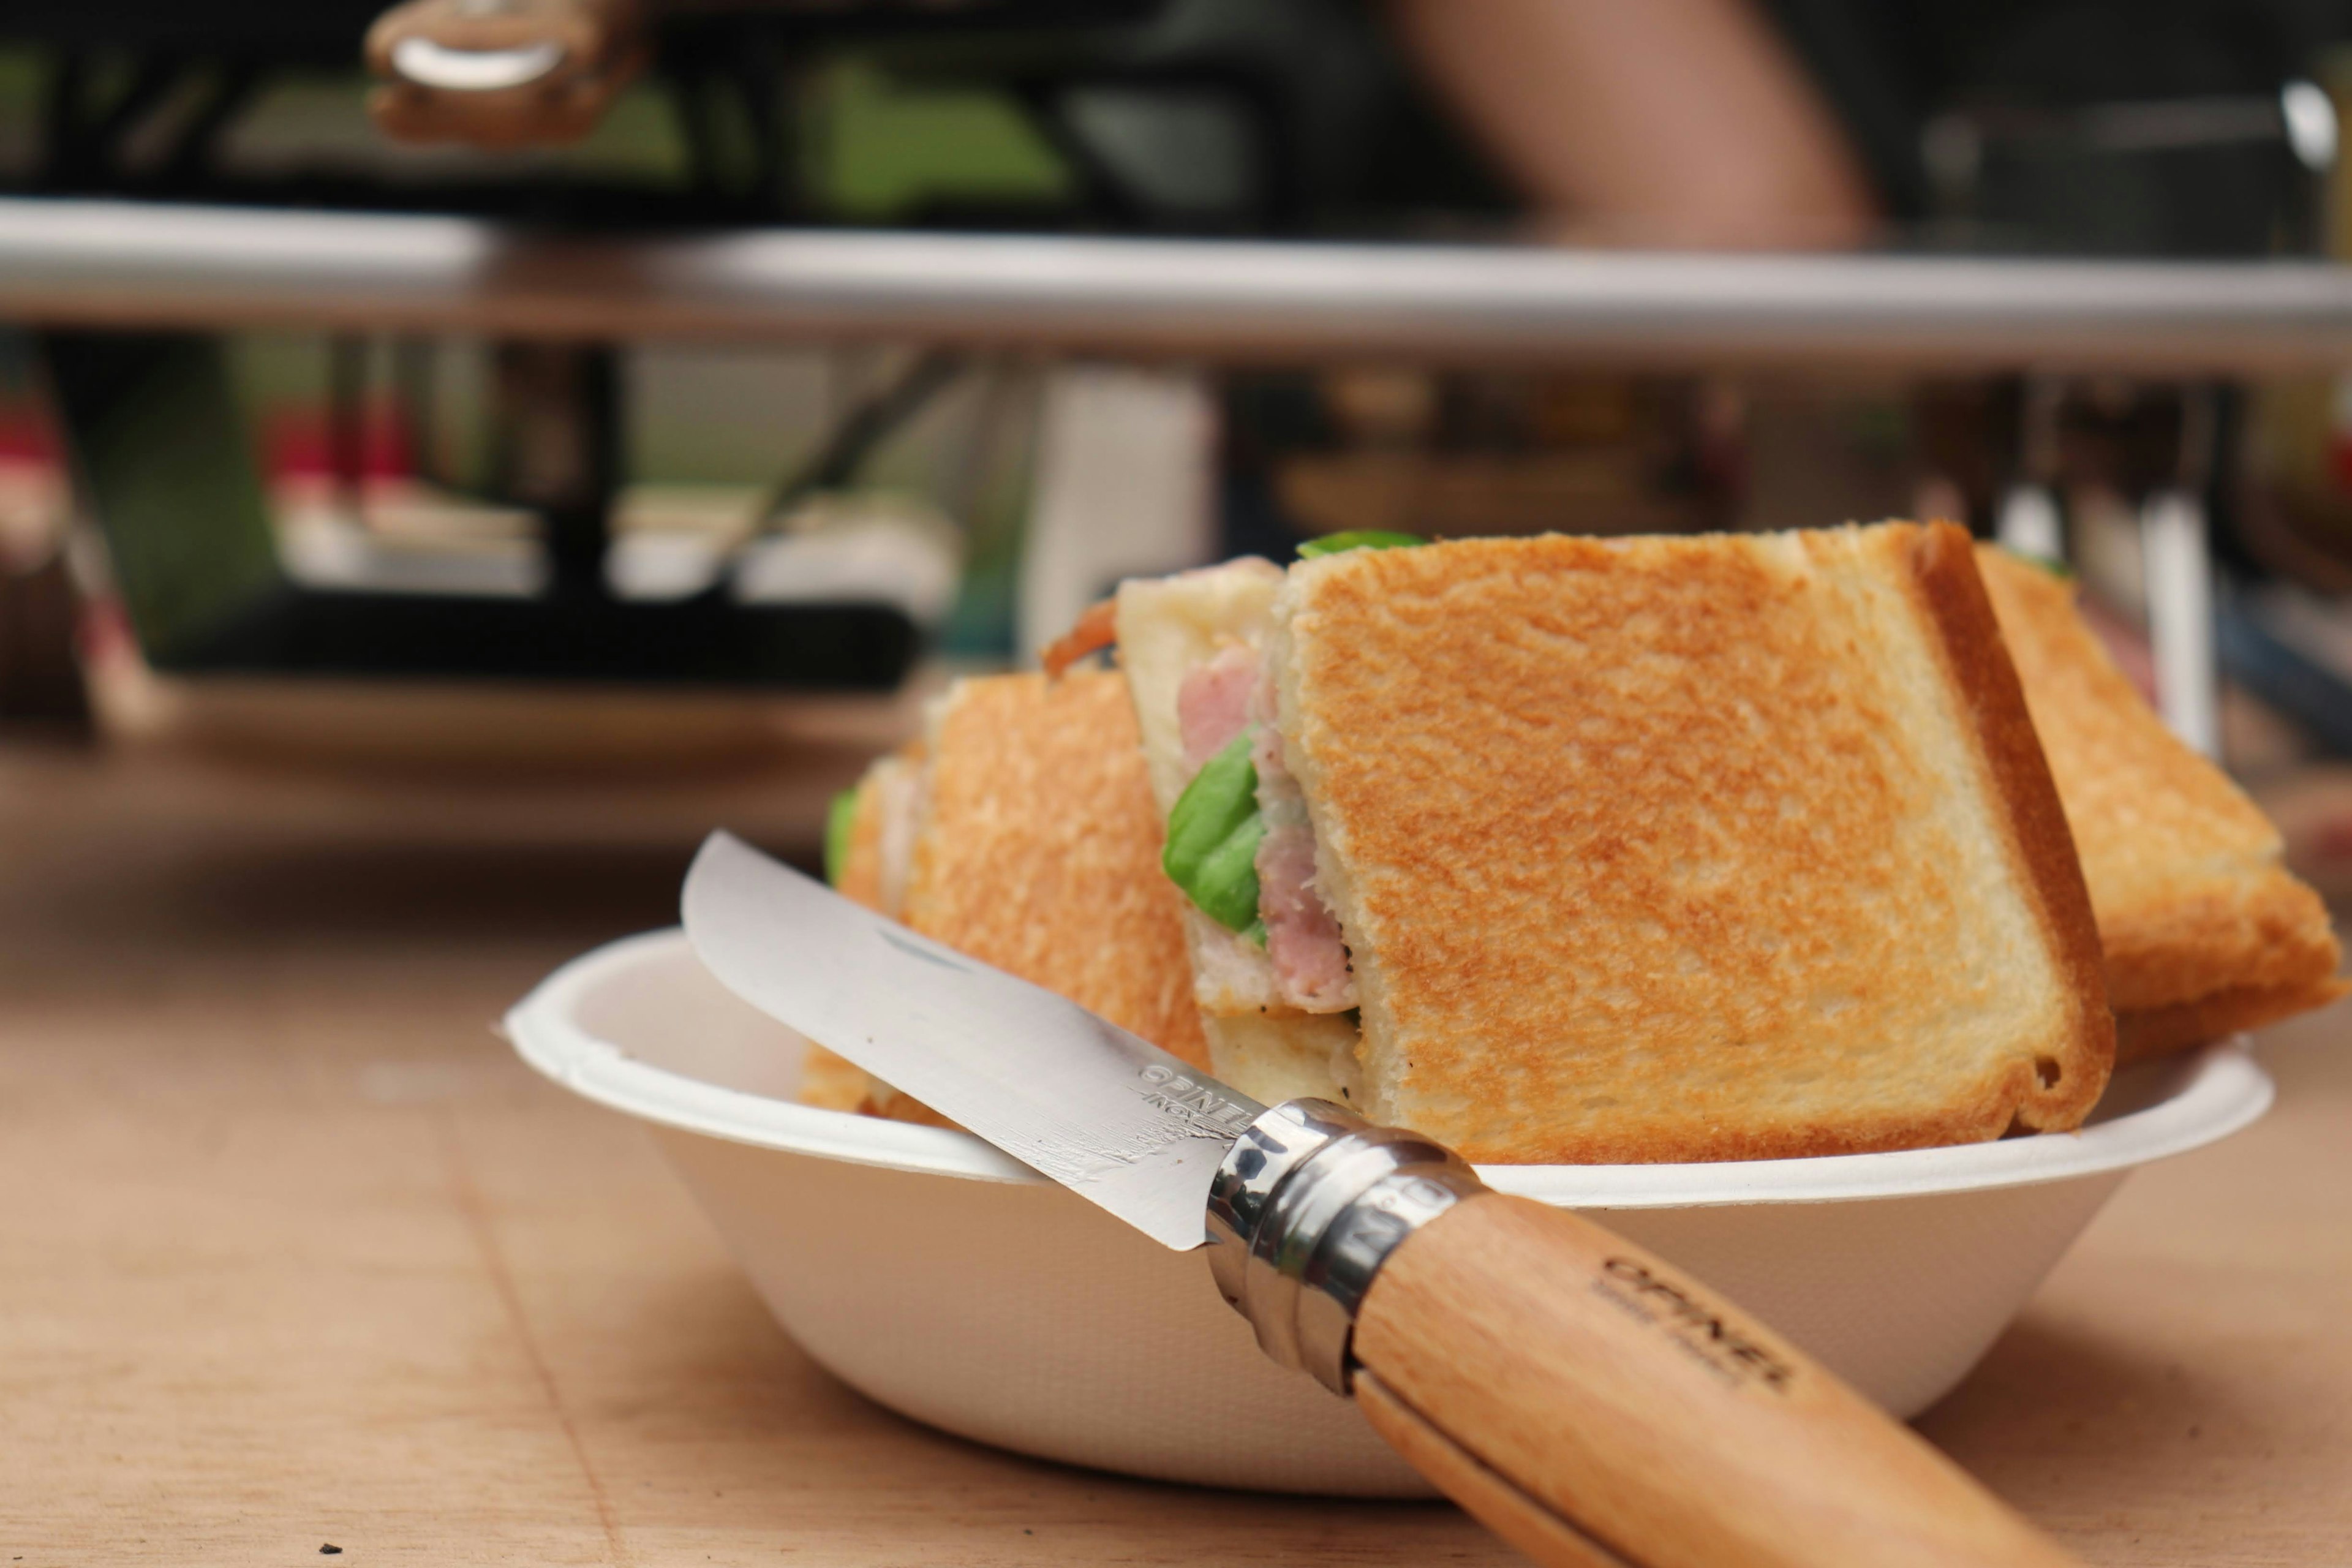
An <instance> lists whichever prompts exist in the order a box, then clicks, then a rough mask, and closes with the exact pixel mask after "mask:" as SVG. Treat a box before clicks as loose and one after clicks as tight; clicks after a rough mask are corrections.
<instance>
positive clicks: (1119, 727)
mask: <svg viewBox="0 0 2352 1568" xmlns="http://www.w3.org/2000/svg"><path fill="white" fill-rule="evenodd" d="M1179 896H1180V895H1179V894H1178V893H1177V891H1176V889H1175V888H1174V887H1173V886H1171V884H1170V883H1169V881H1168V879H1167V878H1166V877H1165V876H1163V875H1162V874H1161V873H1160V814H1159V811H1158V809H1157V808H1156V806H1155V805H1154V804H1153V801H1152V796H1151V784H1150V779H1149V778H1148V777H1147V776H1146V773H1145V770H1144V763H1143V754H1142V751H1141V748H1140V744H1139V738H1138V734H1137V731H1136V725H1135V715H1134V712H1133V711H1132V710H1131V709H1130V708H1129V705H1128V697H1127V687H1126V683H1125V682H1124V681H1123V680H1122V679H1120V678H1119V677H1118V675H1117V674H1115V673H1113V672H1110V671H1107V670H1073V671H1071V672H1070V673H1069V674H1067V675H1066V676H1064V677H1063V678H1062V679H1059V680H1055V681H1049V680H1047V679H1045V677H1044V676H1041V675H1011V676H998V677H991V678H988V679H975V680H966V681H963V682H961V683H960V684H959V685H958V687H957V688H956V689H955V690H954V691H953V692H952V693H951V694H950V696H949V697H948V699H947V700H946V701H945V704H944V706H943V707H942V709H941V710H940V713H939V715H938V718H937V720H936V721H935V724H934V727H933V730H932V732H931V763H930V780H929V806H928V817H927V820H926V822H925V825H924V829H923V833H922V836H921V837H920V838H919V840H918V842H917V844H916V847H915V858H914V868H913V871H912V873H911V875H910V877H909V879H908V888H907V905H906V910H905V913H904V916H903V918H904V920H905V921H906V923H907V924H908V925H909V926H912V927H913V928H914V929H915V930H917V931H921V932H923V933H924V934H926V935H928V936H932V937H936V938H938V939H939V940H940V941H941V942H947V943H948V944H949V945H950V946H952V947H955V948H958V949H961V951H963V952H968V953H970V954H971V955H972V956H973V957H975V958H978V959H981V960H982V961H984V962H986V963H992V964H995V965H996V966H997V967H998V968H1001V969H1004V970H1008V971H1010V972H1011V973H1014V974H1017V975H1020V976H1021V977H1022V978H1023V979H1024V980H1029V981H1033V982H1034V983H1035V984H1040V985H1044V986H1046V987H1048V988H1049V989H1051V990H1054V991H1058V992H1060V993H1061V994H1063V995H1065V996H1067V997H1069V998H1071V999H1072V1000H1073V1001H1076V1002H1078V1003H1080V1004H1081V1005H1085V1006H1087V1007H1088V1008H1091V1009H1092V1010H1093V1011H1095V1012H1097V1013H1099V1014H1101V1015H1102V1016H1104V1017H1106V1018H1108V1019H1109V1020H1110V1021H1111V1022H1113V1023H1115V1024H1118V1025H1119V1026H1122V1027H1125V1028H1128V1029H1131V1030H1133V1031H1134V1032H1135V1033H1137V1034H1139V1035H1140V1036H1142V1037H1144V1038H1145V1039H1147V1040H1150V1041H1151V1042H1152V1043H1153V1044H1154V1045H1157V1046H1159V1047H1161V1048H1162V1049H1164V1050H1168V1051H1171V1052H1173V1053H1174V1054H1175V1055H1177V1056H1180V1057H1181V1058H1184V1059H1185V1060H1187V1061H1189V1062H1192V1063H1195V1064H1198V1065H1200V1066H1203V1067H1205V1066H1206V1065H1207V1063H1208V1048H1207V1046H1206V1045H1205V1044H1204V1043H1203V1041H1202V1036H1201V1020H1200V1016H1199V1013H1198V1012H1197V1010H1196V1009H1195V1007H1194V1005H1193V1003H1192V969H1191V966H1190V965H1189V964H1188V963H1187V962H1186V960H1185V953H1184V936H1183V930H1182V927H1181V923H1180V921H1179V916H1178V911H1177V900H1178V898H1179Z"/></svg>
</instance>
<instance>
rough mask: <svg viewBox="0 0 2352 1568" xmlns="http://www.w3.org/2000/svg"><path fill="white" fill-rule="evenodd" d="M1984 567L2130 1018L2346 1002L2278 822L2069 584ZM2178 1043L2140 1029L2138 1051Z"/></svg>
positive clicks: (2119, 999)
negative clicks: (2194, 743) (2333, 986)
mask: <svg viewBox="0 0 2352 1568" xmlns="http://www.w3.org/2000/svg"><path fill="white" fill-rule="evenodd" d="M1979 566H1980V568H1981V570H1982V574H1983V579H1984V584H1985V586H1986V589H1987V591H1988V593H1989V595H1990V599H1991V603H1992V606H1993V609H1994V611H1995V613H1996V614H1997V615H1998V616H1999V617H2000V626H2001V630H2002V632H2003V634H2004V636H2005V637H2006V638H2007V640H2008V643H2009V646H2010V649H2011V654H2012V656H2013V657H2014V658H2015V660H2016V665H2017V671H2018V675H2019V677H2020V679H2021V680H2022V682H2023V685H2024V689H2025V700H2026V706H2027V708H2028V709H2029V710H2031V711H2032V716H2033V722H2034V726H2035V728H2036V729H2037V730H2038V731H2040V733H2041V737H2042V750H2043V752H2045V753H2046V754H2047V756H2048V757H2049V761H2050V771H2051V773H2052V775H2053V777H2054V778H2055V779H2056V781H2057V785H2058V795H2059V798H2060V800H2061V801H2062V802H2063V805H2064V806H2065V811H2066V817H2067V821H2068V822H2069V824H2070V825H2071V826H2072V828H2073V831H2074V843H2075V847H2076V849H2077V850H2078V851H2079V853H2080V854H2081V857H2082V864H2083V875H2084V880H2085V881H2086V882H2087V883H2088V884H2089V887H2090V892H2091V903H2092V906H2093V909H2094V911H2095V914H2096V916H2097V920H2098V927H2099V936H2100V940H2101V943H2102V946H2103V948H2104V950H2105V972H2106V983H2107V993H2108V997H2109V999H2110V1001H2111V1002H2112V1003H2113V1005H2114V1006H2115V1008H2116V1012H2117V1013H2118V1014H2121V1015H2131V1014H2147V1013H2156V1012H2158V1011H2161V1010H2167V1009H2175V1008H2179V1007H2181V1006H2183V1005H2186V1004H2193V1003H2200V1002H2202V1001H2203V1000H2204V999H2205V998H2208V997H2214V996H2217V995H2219V994H2223V993H2249V994H2252V993H2259V994H2266V995H2271V996H2290V995H2301V996H2309V997H2323V998H2324V997H2325V996H2326V995H2328V994H2331V993H2330V992H2329V991H2328V990H2327V988H2326V984H2325V983H2326V980H2327V979H2328V977H2329V976H2331V975H2332V974H2333V973H2335V971H2336V963H2337V961H2338V959H2339V957H2340V953H2339V952H2338V949H2337V947H2336V937H2335V933H2334V932H2333V931H2331V930H2330V929H2329V926H2328V920H2327V911H2326V906H2325V905H2323V904H2322V903H2321V901H2320V899H2319V896H2318V895H2317V894H2316V893H2315V892H2313V891H2312V890H2311V889H2309V888H2307V887H2305V885H2304V884H2303V883H2301V882H2300V881H2297V880H2296V879H2294V876H2292V875H2291V874H2290V873H2289V872H2288V871H2287V870H2286V869H2285V868H2284V866H2283V865H2281V863H2280V850H2281V847H2280V842H2279V836H2278V831H2277V829H2276V828H2274V827H2273V826H2271V824H2270V822H2269V821H2268V820H2267V819H2266V818H2265V817H2264V816H2263V814H2262V812H2261V811H2260V810H2259V809H2258V808H2257V807H2256V806H2255V805H2254V804H2253V803H2252V801H2250V800H2248V799H2247V798H2246V797H2245V795H2242V794H2241V793H2240V792H2239V790H2238V788H2237V786H2236V785H2234V784H2231V782H2230V780H2229V779H2228V778H2227V777H2226V776H2225V775H2224V774H2223V773H2221V770H2220V769H2219V768H2216V767H2215V766H2213V765H2212V764H2211V763H2209V762H2207V761H2206V760H2205V759H2204V758H2202V757H2200V756H2199V755H2197V754H2196V753H2195V752H2192V751H2190V750H2189V748H2188V747H2187V746H2185V745H2183V744H2181V743H2180V742H2179V740H2177V739H2176V738H2175V737H2174V736H2173V735H2172V733H2171V732H2170V731H2168V730H2166V729H2165V727H2164V725H2163V723H2162V722H2161V721H2159V720H2158V718H2157V716H2156V715H2155V714H2154V713H2152V712H2150V711H2149V710H2148V708H2147V704H2146V703H2145V702H2143V701H2141V700H2140V697H2139V693H2138V692H2137V690H2135V689H2133V687H2132V685H2131V682H2130V681H2129V680H2127V679H2126V678H2125V677H2124V675H2123V673H2122V671H2120V670H2118V669H2117V668H2116V667H2115V663H2114V661H2113V660H2112V659H2110V658H2108V657H2107V654H2106V650H2105V648H2104V647H2101V646H2100V644H2099V640H2098V638H2097V637H2096V636H2095V634H2093V632H2092V631H2091V629H2090V628H2089V627H2088V626H2085V625H2084V623H2083V620H2082V618H2081V616H2078V615H2077V614H2076V613H2075V610H2074V590H2073V587H2072V586H2071V585H2070V584H2066V583H2063V582H2061V581H2060V580H2059V579H2057V578H2055V577H2053V575H2051V574H2049V573H2047V572H2044V571H2042V570H2041V569H2039V568H2037V567H2034V566H2032V565H2028V564H2026V563H2023V562H2021V561H2018V560H2016V559H2014V558H2012V557H2011V556H2008V555H2006V554H2004V553H2002V552H2000V551H1996V550H1990V549H1987V550H1984V551H1981V552H1979ZM2312 1005H2316V1004H2312ZM2174 1016H2176V1017H2178V1018H2180V1019H2187V1018H2189V1017H2193V1016H2197V1015H2196V1013H2195V1011H2194V1010H2193V1009H2191V1010H2190V1011H2189V1012H2183V1013H2179V1014H2176V1015H2174ZM2214 1016H2216V1017H2221V1016H2235V1015H2234V1014H2231V1011H2230V1009H2228V1008H2226V1007H2220V1008H2217V1009H2216V1010H2215V1012H2214ZM2282 1016H2283V1015H2282ZM2236 1026H2238V1027H2243V1026H2244V1025H2242V1024H2240V1025H2236ZM2180 1027H2187V1025H2185V1024H2183V1025H2181V1026H2180ZM2178 1034H2179V1028H2175V1027H2172V1026H2168V1027H2167V1028H2166V1029H2164V1030H2157V1029H2154V1028H2151V1027H2139V1028H2137V1029H2136V1030H2135V1031H2134V1037H2135V1039H2136V1040H2137V1041H2138V1042H2142V1043H2140V1044H2138V1045H2137V1046H2136V1047H2135V1049H2137V1051H2138V1052H2139V1054H2147V1050H2148V1049H2150V1048H2152V1047H2147V1046H2146V1045H2145V1043H2144V1042H2145V1041H2147V1040H2151V1039H2155V1038H2157V1037H2159V1035H2161V1036H2162V1037H2174V1036H2177V1035H2178ZM2208 1037H2210V1036H2208ZM2178 1043H2179V1044H2184V1045H2185V1044H2191V1043H2194V1039H2193V1038H2189V1037H2184V1038H2180V1039H2179V1042H2178Z"/></svg>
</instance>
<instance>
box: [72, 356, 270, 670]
mask: <svg viewBox="0 0 2352 1568" xmlns="http://www.w3.org/2000/svg"><path fill="white" fill-rule="evenodd" d="M41 348H42V351H43V357H44V359H45V361H46V363H47V371H48V377H49V381H50V384H51V385H52V387H53V388H54V389H55V390H56V392H57V393H58V397H59V400H60V402H61V404H62V405H63V406H64V409H65V411H66V413H67V417H66V418H65V419H63V420H61V421H60V423H61V425H62V426H64V429H65V432H66V435H67V438H68V450H69V453H70V456H71V458H72V462H73V466H74V470H75V475H76V478H77V479H79V482H80V485H81V487H82V489H83V490H84V492H85V494H86V496H87V497H88V500H89V506H90V510H91V511H92V512H93V513H94V514H95V515H96V516H97V517H98V519H99V520H100V522H101V523H102V525H103V527H104V530H105V533H106V542H107V549H108V552H109V558H110V563H111V564H112V567H113V573H114V581H115V585H116V587H117V588H119V589H120V590H121V595H122V601H123V606H124V608H125V609H127V610H128V611H129V612H130V615H131V625H132V626H134V627H135V628H136V629H137V631H138V634H139V641H140V645H141V647H144V648H146V649H147V650H148V652H149V656H150V657H151V658H158V659H159V660H163V661H168V660H169V658H171V656H172V654H173V651H174V650H175V649H177V648H180V647H185V646H187V645H188V644H190V643H191V642H193V641H194V640H196V639H198V638H200V637H202V636H203V635H204V634H205V632H207V631H208V630H210V629H211V628H212V627H214V626H217V625H219V624H220V623H221V622H222V621H224V620H226V619H228V618H230V617H232V616H236V614H237V613H238V612H240V611H242V610H245V609H247V608H249V607H250V606H252V605H255V604H256V603H257V602H258V601H260V600H263V599H265V598H267V597H268V596H269V595H271V594H273V593H275V592H277V591H278V588H279V587H280V586H281V584H283V582H284V576H283V574H282V573H281V572H280V571H279V569H278V547H277V543H276V541H275V539H274V538H273V536H272V534H271V532H270V527H269V510H268V502H267V500H266V499H265V497H264V495H263V491H262V486H261V475H260V471H259V468H258V465H257V462H256V461H255V456H254V452H253V448H252V445H251V442H250V439H249V437H248V436H247V431H246V428H245V425H244V422H243V421H242V420H241V419H240V418H239V416H238V414H237V405H236V395H235V391H234V388H233V387H232V385H231V379H230V375H229V368H228V361H227V356H226V353H225V352H224V350H223V345H222V343H221V342H220V341H219V340H217V339H215V338H209V337H203V336H198V335H195V334H192V333H172V332H145V333H127V332H126V333H100V332H52V333H48V334H46V335H45V336H44V337H43V339H42V341H41Z"/></svg>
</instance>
